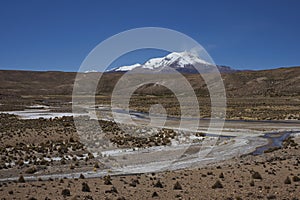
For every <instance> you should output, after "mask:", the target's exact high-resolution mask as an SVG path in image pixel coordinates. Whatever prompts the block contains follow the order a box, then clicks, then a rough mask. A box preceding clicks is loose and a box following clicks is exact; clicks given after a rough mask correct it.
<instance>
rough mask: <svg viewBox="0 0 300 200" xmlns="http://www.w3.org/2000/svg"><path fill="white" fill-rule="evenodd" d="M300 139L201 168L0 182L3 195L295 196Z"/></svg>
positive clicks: (299, 175) (298, 183) (299, 173)
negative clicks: (86, 177)
mask: <svg viewBox="0 0 300 200" xmlns="http://www.w3.org/2000/svg"><path fill="white" fill-rule="evenodd" d="M299 144H300V138H299V137H297V138H293V139H289V140H287V141H285V144H284V146H283V148H281V149H279V150H276V151H273V152H269V153H266V154H263V155H260V156H252V155H246V156H243V157H240V158H235V159H231V160H227V161H225V162H222V163H216V164H213V165H211V166H207V167H204V168H199V169H186V170H179V171H167V172H160V173H149V174H138V175H127V176H126V175H124V176H113V177H110V176H105V177H99V178H93V179H85V178H84V177H83V176H81V177H78V178H75V179H55V180H52V179H50V180H39V181H36V182H27V181H26V180H23V179H22V177H20V179H19V181H17V182H5V183H1V184H0V194H1V198H2V199H119V200H121V199H290V200H296V199H299V196H300V168H299V167H300V156H299V155H300V154H299V153H300V148H299Z"/></svg>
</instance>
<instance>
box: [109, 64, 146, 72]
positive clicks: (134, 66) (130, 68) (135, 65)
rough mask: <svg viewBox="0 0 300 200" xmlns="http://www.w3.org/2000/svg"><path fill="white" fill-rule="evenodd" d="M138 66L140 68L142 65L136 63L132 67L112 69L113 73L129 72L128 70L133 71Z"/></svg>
mask: <svg viewBox="0 0 300 200" xmlns="http://www.w3.org/2000/svg"><path fill="white" fill-rule="evenodd" d="M140 66H142V65H141V64H139V63H136V64H134V65H129V66H122V67H118V68H116V69H114V71H130V70H133V69H135V68H137V67H140Z"/></svg>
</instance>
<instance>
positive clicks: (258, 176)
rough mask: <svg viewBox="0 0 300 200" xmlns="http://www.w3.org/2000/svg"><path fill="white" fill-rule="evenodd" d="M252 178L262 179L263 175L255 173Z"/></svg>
mask: <svg viewBox="0 0 300 200" xmlns="http://www.w3.org/2000/svg"><path fill="white" fill-rule="evenodd" d="M252 178H253V179H260V180H261V179H262V177H261V175H260V173H259V172H254V173H253V174H252Z"/></svg>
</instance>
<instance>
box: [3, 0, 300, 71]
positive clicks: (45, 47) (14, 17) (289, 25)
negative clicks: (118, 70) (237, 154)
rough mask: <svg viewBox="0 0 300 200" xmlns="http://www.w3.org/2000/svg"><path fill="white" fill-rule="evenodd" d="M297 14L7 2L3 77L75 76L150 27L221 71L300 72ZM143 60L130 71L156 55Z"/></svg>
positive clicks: (287, 1)
mask: <svg viewBox="0 0 300 200" xmlns="http://www.w3.org/2000/svg"><path fill="white" fill-rule="evenodd" d="M299 10H300V1H299V0H294V1H292V0H280V1H277V0H268V1H267V0H251V1H250V0H249V1H246V0H245V1H244V0H237V1H231V0H226V1H225V0H220V1H211V0H207V1H197V0H195V1H175V0H172V1H168V0H159V1H157V0H151V1H150V0H147V1H142V0H139V1H130V0H127V1H126V0H124V1H122V0H120V1H114V0H109V1H101V0H99V1H93V0H89V1H83V0H82V1H78V0H72V1H71V0H51V1H50V0H49V1H46V0H36V1H32V0H26V1H23V0H19V1H16V0H1V1H0V69H29V70H62V71H77V70H78V68H79V66H80V64H81V62H82V61H83V59H84V58H85V56H86V55H87V54H88V53H89V52H90V51H91V50H92V49H93V48H94V47H95V46H96V45H97V44H98V43H99V42H101V41H103V40H104V39H106V38H108V37H110V36H112V35H114V34H117V33H119V32H121V31H125V30H128V29H132V28H137V27H145V26H158V27H165V28H170V29H174V30H177V31H180V32H183V33H185V34H187V35H189V36H190V37H192V38H194V39H196V40H197V41H198V42H199V43H200V44H202V45H203V46H204V47H205V48H206V50H207V51H208V53H209V54H210V55H211V56H212V58H213V59H214V61H215V63H217V64H223V65H229V66H232V67H233V68H237V69H267V68H274V67H281V66H297V65H300V43H299V42H300V39H299V38H300V12H299ZM154 54H157V52H154V53H153V55H154ZM139 56H140V57H137V56H136V57H135V59H136V60H132V61H129V60H127V61H126V62H127V63H126V62H125V63H124V64H130V62H132V63H135V62H142V61H144V60H145V59H146V57H147V56H150V55H147V56H144V57H143V55H142V54H140V55H139ZM155 56H157V55H155ZM150 57H151V56H150Z"/></svg>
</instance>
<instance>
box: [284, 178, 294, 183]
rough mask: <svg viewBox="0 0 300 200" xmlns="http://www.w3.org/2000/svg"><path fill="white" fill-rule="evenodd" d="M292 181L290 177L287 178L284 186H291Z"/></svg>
mask: <svg viewBox="0 0 300 200" xmlns="http://www.w3.org/2000/svg"><path fill="white" fill-rule="evenodd" d="M291 183H292V181H291V179H290V177H286V179H285V180H284V184H291Z"/></svg>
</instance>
